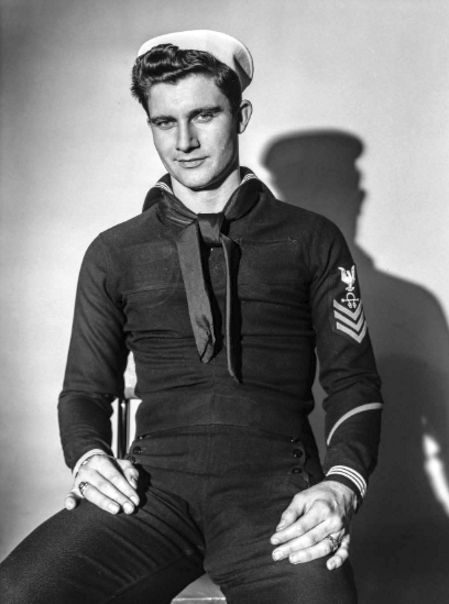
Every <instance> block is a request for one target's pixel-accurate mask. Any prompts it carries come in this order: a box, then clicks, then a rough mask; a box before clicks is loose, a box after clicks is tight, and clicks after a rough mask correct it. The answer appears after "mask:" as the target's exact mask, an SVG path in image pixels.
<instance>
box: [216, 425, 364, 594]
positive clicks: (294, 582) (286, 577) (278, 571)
mask: <svg viewBox="0 0 449 604" xmlns="http://www.w3.org/2000/svg"><path fill="white" fill-rule="evenodd" d="M226 437H227V442H228V449H227V450H228V451H230V453H229V459H227V458H226V455H225V454H223V453H221V455H220V459H218V458H217V460H216V465H217V466H218V464H221V466H220V468H221V470H222V471H221V474H220V475H219V476H217V477H216V478H214V479H212V480H210V481H209V485H208V494H209V499H208V507H207V510H208V514H207V525H206V527H207V528H206V530H205V536H206V543H207V550H206V558H205V567H206V569H207V571H208V572H209V573H210V575H211V576H212V578H213V579H214V580H215V581H216V582H217V583H218V584H219V585H220V587H221V588H222V590H223V592H224V594H225V595H226V597H227V599H228V603H229V604H252V603H253V602H254V603H257V604H265V603H266V604H273V603H278V602H279V603H281V602H282V604H303V603H304V604H332V603H335V604H336V603H338V604H353V603H355V602H356V591H355V586H354V581H353V576H352V570H351V567H350V565H349V564H345V565H344V566H343V567H342V568H341V569H338V570H335V571H329V570H328V569H327V568H326V560H327V559H326V558H321V559H319V560H315V561H313V562H310V563H306V564H297V565H293V564H291V563H290V562H289V561H288V560H282V561H278V562H275V561H273V559H272V551H273V549H274V546H273V545H272V544H271V542H270V537H271V535H272V534H273V533H274V531H275V527H276V525H277V524H278V522H279V520H280V516H281V514H282V512H283V511H284V510H285V508H286V507H287V505H288V504H289V503H290V502H291V499H292V498H293V496H294V495H295V494H296V493H297V492H299V491H301V490H303V489H306V488H307V487H308V486H309V485H311V484H314V483H316V482H319V481H320V480H321V479H322V473H321V469H320V466H319V463H318V459H317V457H316V453H315V451H314V449H313V448H311V447H309V446H308V443H307V442H302V441H301V440H300V439H299V438H292V439H290V438H283V437H278V436H275V435H270V434H264V433H260V432H259V433H258V432H255V431H254V430H252V431H248V430H247V431H246V432H245V433H244V434H242V435H240V436H239V434H238V432H237V431H236V430H235V429H234V430H232V431H229V432H228V434H227V435H226ZM219 440H220V436H219V437H218V438H216V439H215V442H216V443H217V444H219ZM224 464H225V465H224Z"/></svg>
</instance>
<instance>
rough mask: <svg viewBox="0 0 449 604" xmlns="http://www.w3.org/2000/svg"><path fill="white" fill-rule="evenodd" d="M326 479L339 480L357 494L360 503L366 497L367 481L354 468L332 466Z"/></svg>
mask: <svg viewBox="0 0 449 604" xmlns="http://www.w3.org/2000/svg"><path fill="white" fill-rule="evenodd" d="M326 478H327V479H328V480H337V481H338V482H341V483H343V484H345V485H346V486H348V487H350V488H351V489H352V490H353V491H354V492H355V493H356V495H357V498H358V500H359V502H361V501H362V499H363V498H364V497H365V495H366V488H367V485H366V480H365V479H364V478H363V476H362V475H361V474H360V473H359V472H357V470H354V469H353V468H350V467H348V466H332V467H331V468H330V469H329V470H328V471H327V472H326Z"/></svg>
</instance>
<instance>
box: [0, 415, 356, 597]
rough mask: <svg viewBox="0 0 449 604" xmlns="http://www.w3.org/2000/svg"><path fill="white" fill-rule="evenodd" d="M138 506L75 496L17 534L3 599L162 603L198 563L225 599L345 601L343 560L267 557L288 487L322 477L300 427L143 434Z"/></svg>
mask: <svg viewBox="0 0 449 604" xmlns="http://www.w3.org/2000/svg"><path fill="white" fill-rule="evenodd" d="M129 456H130V458H131V459H132V460H133V461H134V463H135V464H136V466H137V468H138V469H139V471H140V481H139V495H140V498H141V505H140V507H139V509H138V510H137V511H136V512H135V513H134V514H133V515H131V516H127V515H125V514H118V515H116V516H113V515H110V514H108V513H107V512H104V511H101V510H99V509H98V508H96V507H95V506H93V505H92V504H90V503H88V502H86V501H82V502H81V504H80V505H79V506H78V507H77V508H76V509H75V510H73V511H70V512H68V511H66V510H64V511H62V512H60V513H58V514H56V515H55V516H53V517H52V518H50V519H49V520H48V521H46V522H45V523H44V524H42V525H41V526H40V527H38V528H37V529H36V530H35V531H34V532H33V533H31V535H30V536H29V537H27V539H25V540H24V541H23V542H22V543H21V544H20V545H19V546H18V547H17V548H16V549H15V550H14V551H13V552H12V553H11V554H10V556H9V557H8V558H7V559H6V560H5V562H4V563H3V564H2V565H1V570H0V593H1V594H2V602H5V604H6V603H7V604H44V603H45V604H57V603H58V604H59V603H60V604H71V603H73V604H80V603H82V604H90V603H92V604H94V603H95V604H101V603H105V604H106V603H115V604H119V603H120V604H125V603H126V604H140V603H142V604H168V603H169V602H170V601H171V599H172V598H173V597H175V596H176V594H177V593H179V591H181V589H182V588H183V587H185V586H186V585H187V584H188V583H190V582H191V581H193V580H194V579H195V578H197V577H198V576H200V575H201V574H202V573H203V572H204V570H206V571H207V572H208V573H209V574H210V576H211V577H212V579H213V580H214V581H215V582H216V583H217V584H218V585H220V587H221V589H222V590H223V593H224V594H225V596H226V598H227V601H228V604H253V603H254V604H300V603H301V604H318V603H319V604H332V603H335V604H337V603H338V604H353V603H355V602H356V601H357V599H356V591H355V586H354V581H353V577H352V571H351V567H350V565H349V564H348V563H346V564H344V565H343V567H342V568H341V569H338V570H334V571H329V570H327V568H326V565H325V563H326V559H325V558H322V559H319V560H316V561H313V562H310V563H306V564H298V565H293V564H291V563H289V562H288V561H285V560H283V561H280V562H274V561H273V560H272V558H271V552H272V550H273V546H272V545H271V544H270V536H271V535H272V534H273V532H274V530H275V526H276V524H277V523H278V522H279V518H280V515H281V513H282V511H283V510H284V509H285V507H286V506H287V505H288V504H289V503H290V501H291V499H292V497H293V495H295V493H297V492H298V491H300V490H302V489H304V488H307V486H309V485H310V484H314V483H316V482H319V481H320V480H321V478H322V473H321V468H320V465H319V461H318V456H317V452H316V448H315V445H314V443H313V441H312V440H311V439H308V438H307V437H303V436H301V435H293V436H292V437H286V436H283V435H279V434H272V433H268V432H265V431H263V430H259V429H248V428H242V427H235V426H199V427H193V428H185V429H178V430H176V431H165V432H164V431H160V432H157V433H152V434H149V435H145V436H144V437H140V438H139V439H137V440H136V441H134V443H133V444H132V446H131V448H130V452H129Z"/></svg>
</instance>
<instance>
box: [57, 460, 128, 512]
mask: <svg viewBox="0 0 449 604" xmlns="http://www.w3.org/2000/svg"><path fill="white" fill-rule="evenodd" d="M138 477H139V472H138V471H137V469H136V468H135V467H134V466H133V464H132V463H131V462H130V461H128V460H126V459H113V458H110V457H108V456H107V455H102V454H94V455H92V457H89V458H88V459H87V460H86V462H84V463H83V464H82V465H81V467H80V469H79V471H78V473H77V474H76V476H75V481H74V485H73V488H72V490H71V491H70V492H69V493H68V494H67V497H66V499H65V507H66V509H67V510H73V509H74V508H75V507H76V506H77V505H78V502H79V501H80V499H87V501H90V502H91V503H93V504H94V505H96V506H98V507H99V508H101V509H102V510H105V511H106V512H109V513H110V514H117V513H118V512H119V511H120V510H123V511H124V512H125V514H132V513H133V512H134V510H135V508H136V507H137V506H138V505H139V496H138V495H137V491H136V489H137V479H138ZM81 483H85V485H86V486H84V488H83V493H80V490H79V488H78V487H79V485H80V484H81Z"/></svg>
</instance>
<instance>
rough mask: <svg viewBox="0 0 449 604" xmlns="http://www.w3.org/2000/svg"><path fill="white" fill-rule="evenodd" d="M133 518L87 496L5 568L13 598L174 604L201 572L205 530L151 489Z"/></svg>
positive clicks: (54, 603)
mask: <svg viewBox="0 0 449 604" xmlns="http://www.w3.org/2000/svg"><path fill="white" fill-rule="evenodd" d="M141 500H142V505H141V507H140V508H139V510H138V511H137V512H136V513H135V514H133V515H132V516H126V515H125V514H119V515H117V516H112V515H110V514H108V513H106V512H104V511H102V510H99V509H98V508H96V507H95V506H93V505H92V504H90V503H87V502H84V501H83V502H81V504H80V505H79V507H78V508H76V509H75V510H73V511H71V512H68V511H66V510H64V511H62V512H60V513H58V514H56V515H55V516H54V517H52V518H50V519H49V520H48V521H47V522H45V523H44V524H42V525H41V526H40V527H38V528H37V529H36V530H35V531H34V532H33V533H31V535H30V536H29V537H28V538H27V539H25V540H24V541H23V542H22V543H21V544H20V545H19V546H18V547H17V548H16V549H15V550H14V551H13V552H12V553H11V554H10V556H9V557H8V558H7V559H6V560H5V561H4V563H3V564H2V565H1V567H0V593H1V594H2V598H4V601H5V602H8V603H9V604H44V603H45V604H60V603H61V602H64V604H72V603H73V604H79V603H80V602H82V603H83V604H89V603H92V604H93V603H95V604H99V603H106V602H111V603H112V602H113V603H114V604H140V603H141V602H142V604H148V603H149V602H151V604H168V603H169V602H170V601H171V599H172V598H173V597H175V596H176V594H177V593H178V592H179V591H181V589H183V587H185V586H186V585H187V584H188V583H190V582H191V581H193V580H194V579H196V578H197V577H198V576H200V575H201V574H202V573H203V572H204V571H203V568H202V553H201V551H200V547H199V545H200V544H201V536H200V535H199V534H198V531H197V529H196V527H195V526H194V524H193V523H192V522H191V521H190V519H189V516H188V513H187V510H186V505H185V504H184V502H182V500H180V499H179V498H176V497H174V496H172V495H168V494H167V493H165V492H163V491H161V490H159V489H154V488H152V487H150V488H148V489H147V490H146V492H145V493H144V494H141Z"/></svg>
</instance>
